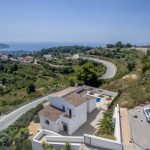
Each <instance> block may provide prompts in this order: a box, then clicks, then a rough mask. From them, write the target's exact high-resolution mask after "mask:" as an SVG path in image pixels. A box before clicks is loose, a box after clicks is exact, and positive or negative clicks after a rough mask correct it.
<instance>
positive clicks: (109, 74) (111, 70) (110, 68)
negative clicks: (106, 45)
mask: <svg viewBox="0 0 150 150" xmlns="http://www.w3.org/2000/svg"><path fill="white" fill-rule="evenodd" d="M81 58H82V59H88V60H92V61H95V62H99V63H102V64H103V65H105V66H106V67H107V70H106V73H105V74H104V75H103V76H102V77H101V78H102V79H111V78H113V77H114V76H115V74H116V72H117V67H116V66H115V65H114V64H113V63H111V62H109V61H106V60H103V59H99V58H93V57H81Z"/></svg>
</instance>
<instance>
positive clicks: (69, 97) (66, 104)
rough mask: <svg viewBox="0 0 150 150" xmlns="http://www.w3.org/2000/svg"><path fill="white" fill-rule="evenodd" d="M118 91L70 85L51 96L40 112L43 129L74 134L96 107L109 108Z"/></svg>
mask: <svg viewBox="0 0 150 150" xmlns="http://www.w3.org/2000/svg"><path fill="white" fill-rule="evenodd" d="M116 96H117V93H115V92H110V91H107V90H103V89H98V88H93V87H89V86H79V87H70V88H67V89H65V90H63V91H60V92H57V93H55V94H53V95H51V96H50V97H49V104H48V105H47V106H46V107H44V109H43V110H41V111H40V112H39V117H40V124H41V127H42V128H43V129H47V130H51V131H53V132H56V133H59V132H65V133H66V134H67V135H72V134H73V133H74V132H75V131H76V130H77V129H78V128H79V127H80V126H81V125H83V124H84V123H85V122H86V121H87V114H88V113H91V112H92V111H93V110H94V109H95V108H96V106H97V105H96V100H97V98H98V99H100V104H101V105H98V108H99V109H100V108H102V109H103V108H105V109H106V108H107V107H108V106H109V105H110V104H111V102H112V101H113V99H114V98H115V97H116ZM108 97H109V98H108Z"/></svg>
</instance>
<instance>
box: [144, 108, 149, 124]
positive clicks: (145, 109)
mask: <svg viewBox="0 0 150 150" xmlns="http://www.w3.org/2000/svg"><path fill="white" fill-rule="evenodd" d="M144 114H145V116H146V119H147V121H148V122H150V108H144Z"/></svg>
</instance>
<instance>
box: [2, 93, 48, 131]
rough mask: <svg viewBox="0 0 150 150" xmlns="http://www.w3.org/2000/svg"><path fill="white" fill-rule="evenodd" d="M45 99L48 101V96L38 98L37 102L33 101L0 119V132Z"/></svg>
mask: <svg viewBox="0 0 150 150" xmlns="http://www.w3.org/2000/svg"><path fill="white" fill-rule="evenodd" d="M47 99H48V96H45V97H42V98H39V99H38V100H35V101H33V102H31V103H29V104H26V105H24V106H22V107H20V108H18V109H16V110H14V111H13V112H11V113H9V114H7V115H5V116H4V117H2V118H0V130H3V129H5V128H7V127H8V126H9V125H11V124H13V123H14V122H15V121H16V120H17V119H18V118H19V117H20V116H21V115H22V114H24V113H25V112H27V111H28V110H30V109H31V108H34V107H36V106H37V105H38V104H39V103H41V102H43V101H44V100H47Z"/></svg>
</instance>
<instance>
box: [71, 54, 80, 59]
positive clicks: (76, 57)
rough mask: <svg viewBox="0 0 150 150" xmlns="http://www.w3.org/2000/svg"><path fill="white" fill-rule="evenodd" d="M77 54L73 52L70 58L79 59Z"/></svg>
mask: <svg viewBox="0 0 150 150" xmlns="http://www.w3.org/2000/svg"><path fill="white" fill-rule="evenodd" d="M79 57H80V56H79V54H74V55H73V56H72V59H79Z"/></svg>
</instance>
